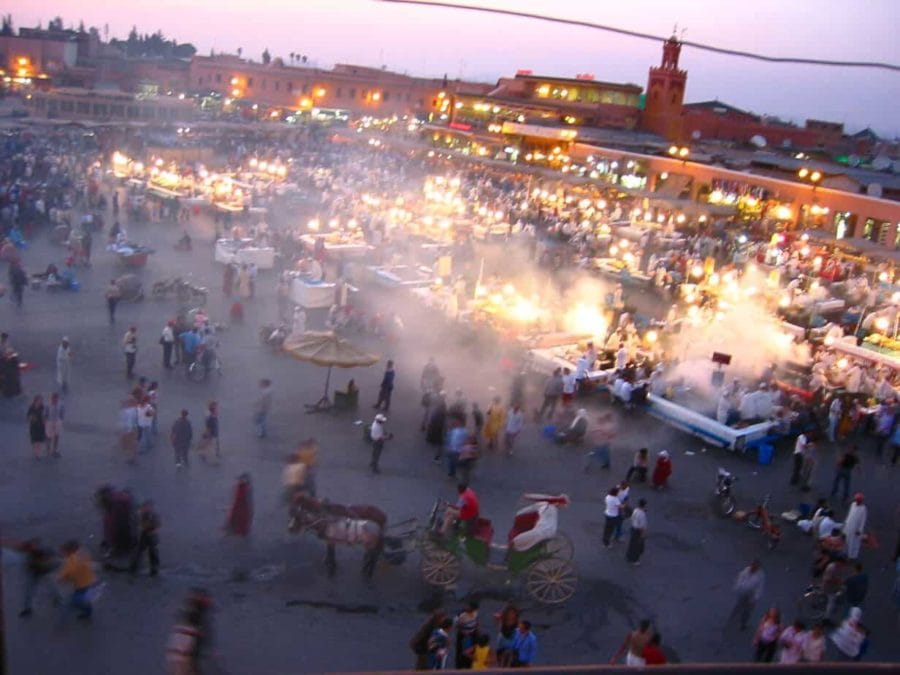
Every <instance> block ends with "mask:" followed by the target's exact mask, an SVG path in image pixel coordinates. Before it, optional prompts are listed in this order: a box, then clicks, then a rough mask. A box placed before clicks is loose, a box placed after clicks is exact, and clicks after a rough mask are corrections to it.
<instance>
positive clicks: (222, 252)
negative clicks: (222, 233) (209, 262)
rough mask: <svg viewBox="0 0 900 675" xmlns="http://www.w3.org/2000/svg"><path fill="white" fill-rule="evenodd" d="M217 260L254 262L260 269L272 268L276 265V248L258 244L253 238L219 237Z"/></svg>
mask: <svg viewBox="0 0 900 675" xmlns="http://www.w3.org/2000/svg"><path fill="white" fill-rule="evenodd" d="M215 260H216V262H220V263H223V264H226V265H228V264H231V263H237V264H239V265H249V264H251V263H252V264H254V265H256V267H257V268H258V269H261V270H270V269H272V268H273V267H274V266H275V249H274V248H271V247H269V246H262V247H260V246H257V245H256V243H255V241H254V240H253V239H238V240H235V239H219V240H218V241H217V242H216V250H215Z"/></svg>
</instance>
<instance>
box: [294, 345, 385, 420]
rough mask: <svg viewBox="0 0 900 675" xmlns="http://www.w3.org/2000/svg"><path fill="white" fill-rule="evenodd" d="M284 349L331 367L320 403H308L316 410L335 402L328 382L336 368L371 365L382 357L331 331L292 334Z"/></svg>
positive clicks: (297, 357)
mask: <svg viewBox="0 0 900 675" xmlns="http://www.w3.org/2000/svg"><path fill="white" fill-rule="evenodd" d="M283 350H284V353H285V354H288V355H289V356H292V357H294V358H295V359H298V360H300V361H308V362H309V363H314V364H316V365H317V366H326V367H327V368H328V375H327V376H326V378H325V394H324V395H323V396H322V398H321V399H320V400H319V401H318V403H316V404H315V405H313V406H308V407H310V408H313V409H315V410H321V409H323V408H327V407H329V406H330V405H331V402H330V400H329V398H328V385H329V384H330V383H331V369H332V368H334V367H337V368H356V367H359V366H371V365H372V364H373V363H376V362H377V361H378V358H379V357H378V356H376V355H375V354H370V353H369V352H367V351H364V350H363V349H361V348H359V347H357V346H356V345H354V344H353V343H352V342H348V341H347V340H344V339H343V338H341V337H339V336H337V335H336V334H335V333H333V332H331V331H307V332H305V333H301V334H300V335H291V336H290V337H289V338H288V339H287V340H285V342H284V347H283Z"/></svg>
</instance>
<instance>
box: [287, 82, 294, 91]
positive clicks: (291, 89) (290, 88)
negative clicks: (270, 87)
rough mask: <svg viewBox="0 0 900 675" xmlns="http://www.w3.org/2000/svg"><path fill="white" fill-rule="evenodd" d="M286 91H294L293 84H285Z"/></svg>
mask: <svg viewBox="0 0 900 675" xmlns="http://www.w3.org/2000/svg"><path fill="white" fill-rule="evenodd" d="M287 90H288V91H294V83H293V82H288V83H287Z"/></svg>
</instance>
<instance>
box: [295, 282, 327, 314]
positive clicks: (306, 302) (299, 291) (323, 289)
mask: <svg viewBox="0 0 900 675" xmlns="http://www.w3.org/2000/svg"><path fill="white" fill-rule="evenodd" d="M334 286H335V285H334V284H328V283H326V284H314V283H310V282H309V281H307V280H306V279H294V281H293V283H292V284H291V300H293V301H294V302H295V303H297V304H298V305H302V306H303V307H306V308H307V309H317V308H320V307H323V308H328V307H331V306H332V305H333V304H334Z"/></svg>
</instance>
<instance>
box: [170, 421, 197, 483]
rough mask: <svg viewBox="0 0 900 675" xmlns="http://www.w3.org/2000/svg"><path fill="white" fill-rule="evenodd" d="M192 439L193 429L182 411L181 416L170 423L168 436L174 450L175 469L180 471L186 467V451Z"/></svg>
mask: <svg viewBox="0 0 900 675" xmlns="http://www.w3.org/2000/svg"><path fill="white" fill-rule="evenodd" d="M193 438H194V429H193V427H192V426H191V421H190V420H189V419H188V411H187V410H182V411H181V416H180V417H179V418H178V419H177V420H175V422H173V423H172V431H171V433H170V434H169V439H170V440H171V441H172V449H173V450H175V468H178V469H180V468H181V467H182V466H187V465H188V451H189V450H190V448H191V441H192V440H193Z"/></svg>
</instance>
